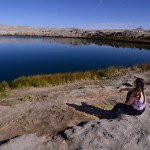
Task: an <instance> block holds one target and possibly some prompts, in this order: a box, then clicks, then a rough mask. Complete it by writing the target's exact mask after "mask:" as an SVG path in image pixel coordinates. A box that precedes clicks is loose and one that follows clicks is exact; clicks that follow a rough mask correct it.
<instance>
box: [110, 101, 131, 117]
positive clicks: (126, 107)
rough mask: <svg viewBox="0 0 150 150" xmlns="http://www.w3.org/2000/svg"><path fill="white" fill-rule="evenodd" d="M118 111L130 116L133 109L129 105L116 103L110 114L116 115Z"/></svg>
mask: <svg viewBox="0 0 150 150" xmlns="http://www.w3.org/2000/svg"><path fill="white" fill-rule="evenodd" d="M118 110H123V111H124V112H126V113H129V114H132V113H133V111H134V110H133V107H132V106H131V105H126V104H123V103H117V104H116V105H115V106H114V108H113V109H112V110H111V112H112V114H114V115H115V114H116V113H117V112H118Z"/></svg>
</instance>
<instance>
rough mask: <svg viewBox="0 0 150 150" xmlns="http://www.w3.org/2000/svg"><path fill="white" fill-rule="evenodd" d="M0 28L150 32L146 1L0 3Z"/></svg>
mask: <svg viewBox="0 0 150 150" xmlns="http://www.w3.org/2000/svg"><path fill="white" fill-rule="evenodd" d="M0 25H20V26H33V27H56V28H60V27H62V28H68V27H75V28H89V29H107V28H113V29H114V28H137V27H143V28H150V0H0Z"/></svg>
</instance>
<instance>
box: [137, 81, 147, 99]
mask: <svg viewBox="0 0 150 150" xmlns="http://www.w3.org/2000/svg"><path fill="white" fill-rule="evenodd" d="M135 83H136V87H135V88H136V89H135V90H136V93H137V96H138V98H139V99H140V98H141V92H142V93H143V96H144V101H145V95H144V79H142V78H137V79H136V80H135Z"/></svg>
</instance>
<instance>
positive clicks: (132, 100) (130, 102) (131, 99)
mask: <svg viewBox="0 0 150 150" xmlns="http://www.w3.org/2000/svg"><path fill="white" fill-rule="evenodd" d="M134 101H135V97H133V96H131V97H130V99H129V101H128V102H127V103H125V104H126V105H132V104H133V103H134Z"/></svg>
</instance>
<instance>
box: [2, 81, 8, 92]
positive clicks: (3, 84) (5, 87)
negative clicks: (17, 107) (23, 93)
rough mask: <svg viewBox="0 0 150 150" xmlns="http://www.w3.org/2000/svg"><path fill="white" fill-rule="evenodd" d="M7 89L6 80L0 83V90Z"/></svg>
mask: <svg viewBox="0 0 150 150" xmlns="http://www.w3.org/2000/svg"><path fill="white" fill-rule="evenodd" d="M9 89H10V87H9V84H8V83H7V82H6V81H3V82H1V83H0V92H4V91H8V90H9Z"/></svg>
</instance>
